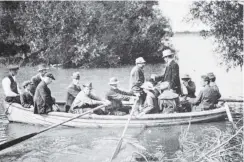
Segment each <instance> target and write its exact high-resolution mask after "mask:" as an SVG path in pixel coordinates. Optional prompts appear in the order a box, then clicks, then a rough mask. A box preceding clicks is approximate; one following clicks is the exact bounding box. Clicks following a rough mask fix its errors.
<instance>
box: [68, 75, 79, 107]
mask: <svg viewBox="0 0 244 162" xmlns="http://www.w3.org/2000/svg"><path fill="white" fill-rule="evenodd" d="M79 84H80V73H79V72H75V73H73V75H72V83H71V84H70V85H69V87H68V90H67V95H66V103H65V106H64V107H65V111H66V112H69V109H70V107H71V105H72V103H73V101H74V100H75V98H76V96H77V95H78V93H79V92H80V91H81V87H80V85H79Z"/></svg>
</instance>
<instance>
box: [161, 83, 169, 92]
mask: <svg viewBox="0 0 244 162" xmlns="http://www.w3.org/2000/svg"><path fill="white" fill-rule="evenodd" d="M169 86H170V85H169V82H162V83H160V85H159V88H160V90H165V89H168V88H169Z"/></svg>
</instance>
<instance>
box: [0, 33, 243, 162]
mask: <svg viewBox="0 0 244 162" xmlns="http://www.w3.org/2000/svg"><path fill="white" fill-rule="evenodd" d="M172 41H173V44H174V45H175V47H176V48H177V50H179V53H178V55H179V58H180V62H179V65H180V74H181V75H183V74H184V73H189V74H190V75H191V77H192V79H193V80H194V81H195V83H196V85H197V92H198V91H199V89H200V84H199V82H200V76H201V75H202V74H205V73H207V72H214V73H215V74H216V76H217V84H218V85H219V88H220V91H221V93H222V96H223V97H233V98H242V96H243V92H242V89H243V83H242V82H243V80H242V78H243V76H242V75H243V74H242V72H241V71H240V70H239V69H235V70H231V71H230V72H229V73H226V71H225V69H224V68H223V67H219V66H217V65H216V64H217V62H216V61H215V60H216V59H215V57H214V53H213V52H212V48H213V47H212V42H211V40H204V39H202V38H201V37H200V36H198V35H176V36H175V37H174V38H173V40H172ZM131 68H132V66H127V67H122V68H113V69H87V70H83V69H55V68H52V69H51V72H52V73H53V74H54V76H55V78H56V80H55V81H54V82H53V84H52V85H50V89H51V91H52V95H53V96H54V97H55V98H56V100H58V101H64V99H65V92H66V87H67V86H68V85H69V84H70V82H71V78H70V76H71V75H72V73H73V72H75V71H79V72H80V73H81V83H86V82H90V81H91V82H92V83H93V87H94V93H96V94H97V95H99V96H101V97H103V96H104V94H105V93H106V91H107V90H108V88H109V86H108V80H109V78H110V77H118V78H119V80H120V87H121V88H122V89H125V90H126V89H128V88H129V73H130V70H131ZM36 70H37V68H36V67H34V68H32V67H25V68H21V69H20V71H19V74H18V76H17V77H18V81H19V83H22V82H23V81H24V80H28V79H29V78H30V77H31V76H33V75H35V74H36ZM6 71H7V70H6V69H5V68H2V69H0V78H3V77H4V76H5V75H6ZM162 71H163V66H162V65H161V64H156V65H147V66H146V68H145V74H146V77H149V76H150V74H152V73H155V74H161V73H162ZM0 96H1V98H2V96H3V90H2V86H0ZM1 113H3V108H2V107H1V110H0V114H1ZM239 117H240V116H239ZM212 125H214V126H217V127H218V128H219V129H221V130H226V129H227V130H228V128H229V126H228V125H229V124H228V122H216V123H207V124H194V125H192V126H191V128H190V131H193V132H195V133H199V129H201V128H202V127H206V126H207V127H208V126H212ZM186 127H187V126H172V127H163V128H151V129H140V128H138V129H129V130H128V132H127V135H126V138H127V139H128V140H131V141H134V142H135V141H136V142H138V143H139V144H140V145H142V146H144V147H145V148H146V149H147V151H149V152H150V153H157V152H159V151H160V150H163V151H165V152H166V154H167V156H168V157H171V156H172V154H173V153H174V152H175V151H176V150H178V149H179V143H178V137H179V134H180V132H181V129H185V128H186ZM43 128H45V127H43V126H34V125H26V124H16V123H10V124H8V123H6V120H5V118H4V117H3V116H0V137H1V138H0V142H3V141H4V140H11V139H13V138H16V137H19V136H21V135H25V134H28V133H31V132H34V131H38V130H41V129H43ZM121 133H122V128H111V129H103V128H99V129H74V128H67V127H59V128H57V129H54V130H51V131H49V132H46V133H44V134H41V135H38V136H36V137H34V138H32V139H30V140H27V141H25V142H23V143H21V144H19V145H16V146H15V147H12V148H9V149H6V150H4V151H3V152H1V153H0V161H3V162H6V161H21V162H22V161H45V162H46V161H48V162H54V161H55V162H66V161H70V162H71V161H72V162H73V161H77V162H78V161H79V162H80V161H84V162H97V161H107V160H108V159H109V157H110V156H111V154H112V152H113V151H114V149H115V147H116V144H117V141H116V139H117V138H119V137H120V135H121ZM134 151H137V149H136V148H135V147H134V146H131V145H130V144H124V145H123V149H122V151H121V153H120V154H119V156H118V158H117V161H123V160H124V159H126V158H128V157H129V156H131V154H132V153H133V152H134Z"/></svg>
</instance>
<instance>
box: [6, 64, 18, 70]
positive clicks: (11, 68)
mask: <svg viewBox="0 0 244 162" xmlns="http://www.w3.org/2000/svg"><path fill="white" fill-rule="evenodd" d="M8 69H9V70H19V66H18V65H9V66H8Z"/></svg>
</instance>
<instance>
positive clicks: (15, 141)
mask: <svg viewBox="0 0 244 162" xmlns="http://www.w3.org/2000/svg"><path fill="white" fill-rule="evenodd" d="M104 106H105V105H101V106H98V107H96V108H94V109H92V110H90V111H87V112H84V113H82V114H79V115H77V116H75V117H73V118H71V119H69V120H66V121H63V122H61V123H58V124H55V125H53V126H50V127H48V128H46V129H43V130H41V131H39V132H34V133H31V134H28V135H25V136H22V137H19V138H16V139H14V140H11V141H8V142H5V143H3V144H0V151H1V150H4V149H6V148H8V147H11V146H13V145H16V144H18V143H20V142H23V141H25V140H27V139H29V138H31V137H34V136H35V135H37V134H40V133H43V132H46V131H48V130H50V129H52V128H55V127H57V126H59V125H62V124H64V123H67V122H69V121H72V120H74V119H77V118H79V117H81V116H84V115H86V114H90V113H92V112H93V111H95V110H98V109H101V108H103V107H104Z"/></svg>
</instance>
